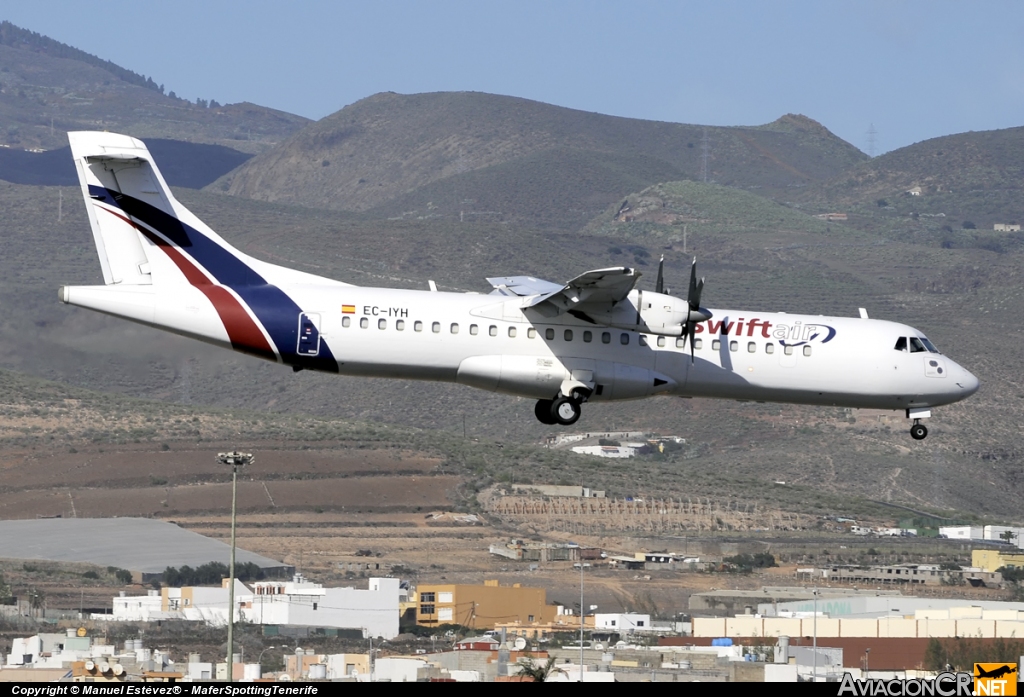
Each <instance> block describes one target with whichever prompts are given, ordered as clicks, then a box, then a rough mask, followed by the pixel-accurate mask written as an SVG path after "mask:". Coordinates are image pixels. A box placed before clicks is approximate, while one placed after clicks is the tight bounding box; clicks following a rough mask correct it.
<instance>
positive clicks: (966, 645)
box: [924, 637, 1024, 673]
mask: <svg viewBox="0 0 1024 697" xmlns="http://www.w3.org/2000/svg"><path fill="white" fill-rule="evenodd" d="M1022 655H1024V639H1002V638H998V639H974V638H969V637H956V638H953V639H930V640H929V641H928V648H927V649H925V654H924V668H925V670H947V669H951V670H953V671H966V672H968V673H973V672H974V664H975V663H1016V662H1017V659H1018V658H1020V656H1022ZM947 666H948V667H949V668H947Z"/></svg>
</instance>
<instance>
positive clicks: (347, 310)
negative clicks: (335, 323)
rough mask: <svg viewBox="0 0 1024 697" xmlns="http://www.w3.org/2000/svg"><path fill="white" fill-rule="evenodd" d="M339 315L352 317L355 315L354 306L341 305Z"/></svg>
mask: <svg viewBox="0 0 1024 697" xmlns="http://www.w3.org/2000/svg"><path fill="white" fill-rule="evenodd" d="M341 313H342V314H343V315H354V314H355V313H356V306H355V305H342V306H341Z"/></svg>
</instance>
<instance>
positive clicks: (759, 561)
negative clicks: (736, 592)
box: [722, 552, 778, 574]
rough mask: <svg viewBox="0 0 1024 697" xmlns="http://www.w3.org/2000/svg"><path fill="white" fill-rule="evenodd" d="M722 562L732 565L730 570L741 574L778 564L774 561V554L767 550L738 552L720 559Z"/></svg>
mask: <svg viewBox="0 0 1024 697" xmlns="http://www.w3.org/2000/svg"><path fill="white" fill-rule="evenodd" d="M722 563H723V564H725V565H727V568H728V567H732V569H730V570H735V571H738V572H739V573H743V574H749V573H750V572H752V571H753V570H754V569H770V568H772V567H773V566H778V564H777V563H776V561H775V555H773V554H770V553H768V552H758V553H757V554H738V555H736V556H734V557H726V558H725V559H723V560H722Z"/></svg>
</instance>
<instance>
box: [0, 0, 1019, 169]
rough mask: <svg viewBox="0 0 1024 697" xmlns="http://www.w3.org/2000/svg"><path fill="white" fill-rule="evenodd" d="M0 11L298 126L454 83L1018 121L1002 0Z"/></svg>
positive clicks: (971, 123) (592, 98)
mask: <svg viewBox="0 0 1024 697" xmlns="http://www.w3.org/2000/svg"><path fill="white" fill-rule="evenodd" d="M0 19H7V20H9V21H11V22H13V23H14V24H16V25H18V26H20V27H23V28H26V29H30V30H32V31H35V32H39V33H41V34H45V35H47V36H49V37H51V38H54V39H57V40H58V41H61V42H63V43H66V44H69V45H71V46H74V47H76V48H79V49H82V50H84V51H86V52H88V53H92V54H95V55H97V56H99V57H101V58H104V59H107V60H111V61H113V62H115V63H117V64H118V65H121V66H122V67H125V68H128V69H130V70H133V71H135V72H137V73H141V74H143V75H146V76H148V77H152V78H153V79H154V80H155V81H156V82H157V83H158V84H163V85H164V86H165V88H166V89H167V90H168V91H171V90H173V91H174V92H175V93H176V94H177V95H178V96H179V97H186V98H188V99H192V100H194V99H196V98H197V97H198V98H203V99H215V100H217V101H218V102H220V103H222V104H228V103H233V102H242V101H248V102H254V103H256V104H261V105H263V106H268V107H272V108H275V109H281V110H283V111H288V112H291V113H295V114H300V115H302V116H306V117H308V118H311V119H319V118H322V117H324V116H327V115H328V114H331V113H333V112H335V111H337V110H338V109H340V108H342V107H344V106H346V105H348V104H351V103H353V102H356V101H358V100H360V99H362V98H364V97H368V96H370V95H372V94H375V93H378V92H385V91H393V92H400V93H406V94H408V93H417V92H437V91H464V90H465V91H479V92H490V93H495V94H505V95H511V96H516V97H523V98H527V99H534V100H538V101H542V102H547V103H550V104H557V105H559V106H565V107H571V108H574V109H582V110H585V111H593V112H600V113H604V114H613V115H616V116H627V117H632V118H640V119H653V120H659V121H673V122H680V123H696V124H704V125H714V126H733V125H758V124H763V123H768V122H771V121H774V120H775V119H777V118H778V117H779V116H782V115H783V114H786V113H797V114H803V115H805V116H808V117H810V118H812V119H815V120H816V121H819V122H820V123H822V124H823V125H824V126H825V127H826V128H828V129H829V130H831V131H832V132H833V133H835V134H837V135H838V136H840V137H841V138H844V139H845V140H847V141H849V142H850V143H852V144H853V145H855V146H857V147H858V148H860V149H861V150H864V151H865V152H869V153H871V154H881V153H883V152H886V151H889V150H893V149H896V148H899V147H902V146H905V145H910V144H911V143H915V142H918V141H921V140H926V139H928V138H934V137H936V136H942V135H948V134H951V133H962V132H965V131H982V130H990V129H997V128H1008V127H1012V126H1021V125H1024V40H1022V39H1024V37H1022V35H1021V29H1022V28H1024V3H1021V2H1019V0H988V1H986V2H955V1H945V0H930V1H918V0H884V1H883V0H860V1H857V2H852V1H846V0H809V1H803V0H800V1H797V0H793V1H788V0H771V2H765V1H761V0H757V1H754V0H745V1H730V0H708V1H706V2H687V1H685V0H676V1H674V2H660V1H654V0H631V1H630V2H628V3H627V2H602V1H601V0H590V1H577V0H562V1H556V2H551V1H550V0H548V1H547V2H540V1H533V0H519V1H516V2H506V1H501V0H493V1H492V0H477V1H475V2H458V1H445V0H433V1H431V2H425V1H422V0H420V1H415V2H414V1H410V0H390V1H389V0H373V1H372V2H369V1H365V2H340V1H330V0H307V1H305V2H303V1H301V0H296V1H294V2H281V1H280V0H277V1H275V2H268V1H265V0H250V1H249V2H233V1H230V0H204V1H202V2H199V1H197V0H176V1H175V2H173V3H156V2H138V1H137V0H135V1H132V2H126V1H123V0H108V1H107V2H105V3H104V4H103V5H102V7H98V6H97V5H95V4H92V3H83V2H81V1H80V0H74V1H70V0H34V2H25V1H24V0H23V1H22V2H20V3H17V4H16V5H14V4H13V3H8V5H7V7H6V8H4V9H3V10H0ZM869 131H873V132H874V134H875V135H874V138H873V148H872V139H871V138H870V137H869Z"/></svg>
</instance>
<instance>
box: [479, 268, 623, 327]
mask: <svg viewBox="0 0 1024 697" xmlns="http://www.w3.org/2000/svg"><path fill="white" fill-rule="evenodd" d="M639 278H640V274H639V273H638V272H637V271H636V269H631V268H629V267H626V266H616V267H613V268H610V269H595V270H593V271H587V272H586V273H584V274H580V275H579V276H577V277H576V278H574V279H572V280H571V281H569V282H568V283H566V284H565V285H562V286H560V285H558V284H557V283H551V282H550V281H544V280H541V279H539V278H533V277H532V276H506V277H502V278H488V279H487V280H488V282H489V283H490V284H491V285H492V286H494V289H495V292H496V293H498V294H500V295H507V296H515V297H522V298H526V300H525V301H524V303H523V308H524V309H525V308H528V307H533V308H536V309H537V311H538V312H540V313H541V314H542V315H544V316H545V317H555V316H557V315H560V314H562V313H563V312H569V311H572V310H578V311H585V310H586V309H587V308H594V309H600V310H607V309H610V308H611V307H613V306H614V305H615V304H616V303H618V302H621V301H622V300H623V299H624V298H625V297H626V296H627V295H629V292H630V291H631V290H633V286H635V285H636V282H637V280H638V279H639Z"/></svg>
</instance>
